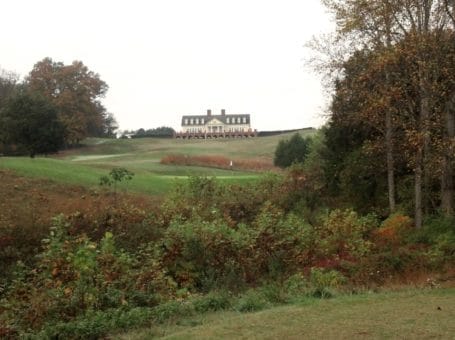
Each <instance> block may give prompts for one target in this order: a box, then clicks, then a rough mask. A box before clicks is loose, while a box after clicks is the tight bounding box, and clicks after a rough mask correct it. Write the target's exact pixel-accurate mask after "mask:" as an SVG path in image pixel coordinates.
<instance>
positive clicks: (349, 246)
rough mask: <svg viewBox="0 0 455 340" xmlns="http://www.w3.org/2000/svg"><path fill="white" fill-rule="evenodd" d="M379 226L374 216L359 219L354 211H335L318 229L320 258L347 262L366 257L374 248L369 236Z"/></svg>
mask: <svg viewBox="0 0 455 340" xmlns="http://www.w3.org/2000/svg"><path fill="white" fill-rule="evenodd" d="M377 224H378V222H377V219H376V218H375V216H373V215H368V216H365V217H359V216H358V215H357V213H355V212H354V211H352V210H345V211H341V210H333V211H332V212H330V214H329V215H328V217H327V219H326V221H325V222H324V224H323V225H322V226H321V227H320V228H318V238H319V241H318V252H319V256H322V257H323V258H330V257H333V256H335V257H336V258H338V259H345V260H355V259H358V258H361V257H363V256H366V255H367V254H368V253H369V252H370V250H371V246H372V243H371V241H369V239H368V238H369V234H370V232H371V231H372V230H373V229H374V228H376V227H377Z"/></svg>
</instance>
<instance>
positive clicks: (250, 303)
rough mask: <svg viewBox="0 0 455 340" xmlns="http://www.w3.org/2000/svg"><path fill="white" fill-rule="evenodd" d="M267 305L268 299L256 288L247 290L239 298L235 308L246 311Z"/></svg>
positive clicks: (252, 310)
mask: <svg viewBox="0 0 455 340" xmlns="http://www.w3.org/2000/svg"><path fill="white" fill-rule="evenodd" d="M268 306H269V303H268V301H267V300H266V299H265V298H264V296H263V295H262V294H261V293H260V292H258V291H256V290H249V291H247V292H246V293H245V294H244V295H242V296H241V297H240V298H239V300H238V301H237V304H236V306H235V309H236V310H238V311H239V312H246V313H248V312H256V311H259V310H262V309H265V308H266V307H268Z"/></svg>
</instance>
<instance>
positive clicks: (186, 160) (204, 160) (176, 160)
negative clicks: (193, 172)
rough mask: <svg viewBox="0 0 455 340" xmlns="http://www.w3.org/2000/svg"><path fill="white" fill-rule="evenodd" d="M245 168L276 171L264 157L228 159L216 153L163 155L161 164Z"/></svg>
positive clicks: (248, 169)
mask: <svg viewBox="0 0 455 340" xmlns="http://www.w3.org/2000/svg"><path fill="white" fill-rule="evenodd" d="M231 161H232V163H233V164H232V169H235V170H247V171H259V172H262V171H271V170H274V171H277V170H278V169H277V168H276V167H275V166H274V165H273V163H272V161H271V160H265V159H259V158H254V159H229V158H227V157H224V156H218V155H200V156H189V155H181V154H172V155H167V156H165V157H163V158H162V159H161V161H160V163H161V164H167V165H187V166H203V167H210V168H218V169H231V166H230V165H231Z"/></svg>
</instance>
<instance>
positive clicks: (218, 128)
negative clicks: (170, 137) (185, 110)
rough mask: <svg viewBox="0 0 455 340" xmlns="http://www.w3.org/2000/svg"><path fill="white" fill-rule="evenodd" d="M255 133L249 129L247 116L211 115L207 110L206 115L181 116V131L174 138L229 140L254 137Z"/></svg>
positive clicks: (222, 112) (224, 112)
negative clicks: (231, 138) (230, 138)
mask: <svg viewBox="0 0 455 340" xmlns="http://www.w3.org/2000/svg"><path fill="white" fill-rule="evenodd" d="M255 136H257V131H253V130H252V129H251V118H250V115H249V114H226V110H221V114H219V115H213V114H212V110H207V114H206V115H197V116H193V115H191V116H183V117H182V130H181V132H180V133H177V134H176V138H229V137H255Z"/></svg>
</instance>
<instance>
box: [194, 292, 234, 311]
mask: <svg viewBox="0 0 455 340" xmlns="http://www.w3.org/2000/svg"><path fill="white" fill-rule="evenodd" d="M231 300H232V298H231V296H230V294H229V293H228V292H227V291H213V292H210V293H208V294H207V295H204V296H202V297H200V298H198V299H195V300H194V301H193V305H194V309H195V310H196V312H198V313H205V312H209V311H212V312H215V311H218V310H225V309H229V308H230V307H231V306H232V303H231Z"/></svg>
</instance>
